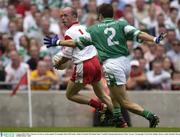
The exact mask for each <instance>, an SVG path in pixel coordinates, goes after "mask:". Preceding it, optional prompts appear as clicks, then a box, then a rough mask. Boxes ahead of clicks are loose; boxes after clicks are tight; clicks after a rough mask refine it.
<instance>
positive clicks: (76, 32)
mask: <svg viewBox="0 0 180 137" xmlns="http://www.w3.org/2000/svg"><path fill="white" fill-rule="evenodd" d="M83 35H87V32H86V27H84V26H82V25H80V24H78V23H76V24H73V25H72V26H71V27H70V28H69V29H68V30H67V31H66V32H65V36H64V38H65V40H68V39H73V40H74V39H76V38H79V37H81V36H83ZM96 55H97V51H96V48H95V47H94V46H93V45H91V46H87V47H85V48H84V49H83V50H80V49H79V48H78V47H76V48H71V47H63V48H62V52H61V56H63V57H66V58H71V59H72V61H73V63H75V64H78V63H80V62H83V61H85V60H88V59H91V58H93V57H94V56H96Z"/></svg>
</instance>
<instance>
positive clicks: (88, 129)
mask: <svg viewBox="0 0 180 137" xmlns="http://www.w3.org/2000/svg"><path fill="white" fill-rule="evenodd" d="M0 132H180V128H113V127H112V128H111V127H107V128H105V127H59V128H57V127H55V128H48V127H44V128H42V127H41V128H0Z"/></svg>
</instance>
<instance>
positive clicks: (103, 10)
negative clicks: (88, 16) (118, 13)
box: [97, 3, 114, 18]
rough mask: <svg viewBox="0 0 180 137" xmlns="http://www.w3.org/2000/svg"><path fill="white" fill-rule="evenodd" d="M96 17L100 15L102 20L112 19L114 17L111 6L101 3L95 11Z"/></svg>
mask: <svg viewBox="0 0 180 137" xmlns="http://www.w3.org/2000/svg"><path fill="white" fill-rule="evenodd" d="M97 12H98V16H99V15H102V16H103V18H112V17H113V15H114V12H113V7H112V5H111V4H106V3H103V4H102V5H100V6H99V7H98V9H97Z"/></svg>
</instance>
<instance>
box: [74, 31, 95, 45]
mask: <svg viewBox="0 0 180 137" xmlns="http://www.w3.org/2000/svg"><path fill="white" fill-rule="evenodd" d="M75 44H76V46H77V47H78V48H79V49H83V48H85V47H86V46H90V45H93V41H92V39H91V34H90V33H89V32H88V30H87V31H86V33H85V34H84V35H83V36H82V37H79V38H77V39H75Z"/></svg>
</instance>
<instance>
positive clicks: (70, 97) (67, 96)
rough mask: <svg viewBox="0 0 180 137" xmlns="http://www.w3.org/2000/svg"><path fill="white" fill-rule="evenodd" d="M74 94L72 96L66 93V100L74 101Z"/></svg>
mask: <svg viewBox="0 0 180 137" xmlns="http://www.w3.org/2000/svg"><path fill="white" fill-rule="evenodd" d="M73 96H74V95H73V94H70V93H68V92H66V98H67V99H68V100H73Z"/></svg>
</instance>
